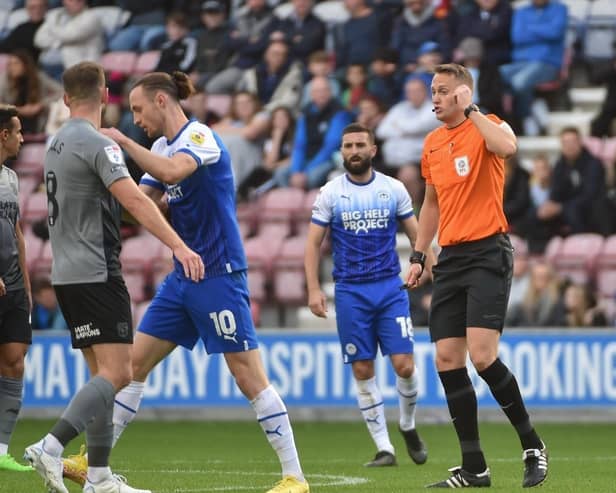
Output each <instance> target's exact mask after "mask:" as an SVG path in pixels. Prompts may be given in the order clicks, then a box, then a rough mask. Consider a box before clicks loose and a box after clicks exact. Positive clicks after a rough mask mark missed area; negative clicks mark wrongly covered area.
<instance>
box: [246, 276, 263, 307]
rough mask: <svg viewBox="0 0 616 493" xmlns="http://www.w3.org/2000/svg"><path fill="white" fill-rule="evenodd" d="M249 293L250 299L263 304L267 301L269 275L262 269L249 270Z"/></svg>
mask: <svg viewBox="0 0 616 493" xmlns="http://www.w3.org/2000/svg"><path fill="white" fill-rule="evenodd" d="M248 291H249V293H250V299H251V300H255V301H257V302H258V303H263V302H264V301H266V299H267V275H266V273H265V271H264V270H263V269H261V268H249V269H248Z"/></svg>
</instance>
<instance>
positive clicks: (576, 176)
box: [537, 127, 605, 233]
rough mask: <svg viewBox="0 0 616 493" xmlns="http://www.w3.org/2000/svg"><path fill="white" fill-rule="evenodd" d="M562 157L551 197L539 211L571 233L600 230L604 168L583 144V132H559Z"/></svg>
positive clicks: (574, 129) (556, 167)
mask: <svg viewBox="0 0 616 493" xmlns="http://www.w3.org/2000/svg"><path fill="white" fill-rule="evenodd" d="M560 142H561V147H562V151H561V156H560V158H559V159H558V161H557V162H556V164H555V165H554V173H553V175H552V184H551V187H550V199H549V200H548V201H546V202H545V203H544V204H543V205H541V207H539V209H538V210H537V216H538V217H539V219H542V220H556V221H559V222H560V223H561V226H564V228H565V230H566V232H568V233H583V232H589V231H592V232H597V231H598V226H597V224H598V216H599V215H601V214H602V211H600V210H597V208H598V206H599V205H600V204H601V203H603V202H602V199H603V198H604V197H605V169H604V167H603V164H602V163H601V162H600V161H599V160H598V159H596V158H595V157H593V156H592V155H591V154H590V153H589V152H588V151H587V150H586V149H585V148H584V147H583V146H582V138H581V136H580V132H579V130H578V129H577V128H575V127H566V128H564V129H563V130H562V131H561V133H560Z"/></svg>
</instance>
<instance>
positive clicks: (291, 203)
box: [259, 187, 305, 236]
mask: <svg viewBox="0 0 616 493" xmlns="http://www.w3.org/2000/svg"><path fill="white" fill-rule="evenodd" d="M304 196H305V192H304V191H303V190H300V189H299V188H295V187H284V188H274V189H273V190H270V191H269V192H267V193H266V194H265V195H263V196H262V197H261V198H260V200H259V220H260V224H259V232H261V231H262V229H263V225H264V224H267V223H279V224H284V225H285V226H286V228H287V230H288V233H290V232H291V228H292V225H293V224H292V220H293V219H294V218H295V217H296V215H297V213H298V212H299V211H300V210H302V207H303V205H304ZM285 236H286V235H285Z"/></svg>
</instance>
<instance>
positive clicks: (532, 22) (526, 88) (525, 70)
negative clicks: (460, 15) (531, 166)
mask: <svg viewBox="0 0 616 493" xmlns="http://www.w3.org/2000/svg"><path fill="white" fill-rule="evenodd" d="M566 30H567V7H566V6H565V5H563V4H562V3H560V2H558V1H555V0H532V3H531V4H530V5H528V6H523V7H520V8H519V9H517V10H515V11H514V13H513V21H512V25H511V41H512V43H513V52H512V62H511V63H510V64H507V65H502V66H501V67H500V73H501V76H502V78H503V81H504V82H505V84H507V86H508V87H509V88H510V90H511V91H512V93H513V96H514V100H515V104H514V109H515V114H516V117H517V120H518V125H522V128H523V130H524V133H525V134H526V135H537V133H538V132H539V130H540V128H539V122H537V121H535V119H534V118H533V117H532V115H531V105H532V102H533V94H534V90H535V87H536V86H537V85H538V84H541V83H543V82H549V81H551V80H554V79H557V78H558V75H559V72H560V67H561V65H562V63H563V55H564V51H565V34H566Z"/></svg>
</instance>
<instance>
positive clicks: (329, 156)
mask: <svg viewBox="0 0 616 493" xmlns="http://www.w3.org/2000/svg"><path fill="white" fill-rule="evenodd" d="M310 90H311V103H310V104H308V105H307V106H306V107H305V108H304V110H303V111H302V113H301V115H300V117H299V120H298V122H297V128H296V131H295V140H294V142H293V151H292V153H291V164H290V165H289V166H288V167H286V168H279V169H278V170H276V172H275V173H274V177H273V178H272V180H270V182H268V183H267V184H266V185H264V187H261V190H264V189H267V187H268V186H269V187H271V186H292V187H296V188H302V189H313V188H318V187H320V186H321V185H323V184H324V183H325V181H326V180H327V175H328V174H329V173H330V172H331V171H332V170H333V169H334V168H335V167H336V162H335V156H336V155H337V153H338V150H339V149H340V141H341V138H342V130H343V129H344V127H345V126H346V125H348V124H349V123H350V122H351V120H352V115H351V114H350V113H349V112H347V111H345V110H344V108H343V107H342V106H341V105H340V103H338V101H336V99H334V98H333V97H332V94H331V91H330V89H329V81H328V80H327V79H326V78H325V77H315V78H313V79H312V85H311V87H310Z"/></svg>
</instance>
